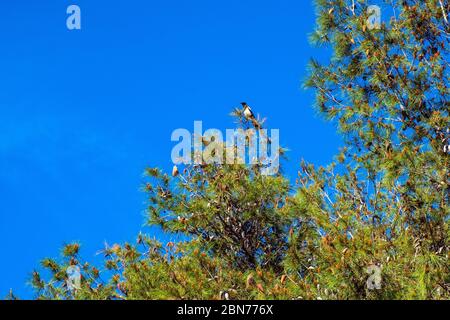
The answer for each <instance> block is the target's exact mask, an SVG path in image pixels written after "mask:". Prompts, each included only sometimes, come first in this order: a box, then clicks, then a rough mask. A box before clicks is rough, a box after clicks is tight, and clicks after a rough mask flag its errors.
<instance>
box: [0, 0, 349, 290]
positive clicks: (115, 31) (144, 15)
mask: <svg viewBox="0 0 450 320" xmlns="http://www.w3.org/2000/svg"><path fill="white" fill-rule="evenodd" d="M71 4H77V5H79V6H80V8H81V16H82V30H78V31H77V30H75V31H69V30H68V29H67V28H66V18H67V14H66V8H67V7H68V6H69V5H71ZM314 19H315V15H314V8H313V6H312V0H311V1H309V0H308V1H299V0H283V1H273V0H267V1H263V0H244V1H243V0H227V1H220V0H217V1H211V0H191V1H183V0H174V1H170V2H169V1H149V0H129V1H114V2H111V1H104V0H96V1H87V0H73V1H63V0H60V1H53V0H52V1H51V0H41V1H34V0H27V1H25V0H19V1H2V2H1V4H0V29H1V30H2V33H1V46H2V50H1V51H0V74H1V77H0V249H1V255H0V297H3V296H5V295H6V294H7V292H8V291H9V289H10V288H13V289H14V290H15V291H16V293H17V294H18V295H19V296H20V297H23V298H31V297H32V292H31V290H30V288H29V287H28V286H27V284H26V282H27V280H28V279H29V275H30V273H31V271H32V270H33V268H35V267H36V266H37V265H38V261H39V260H40V259H42V258H43V257H46V256H50V257H58V255H59V250H60V248H61V246H62V245H63V244H64V243H68V242H71V241H73V240H76V241H80V242H81V244H82V248H83V256H84V257H85V259H87V260H93V259H95V253H96V252H97V251H98V250H100V249H101V248H102V245H103V242H104V241H107V242H108V243H110V244H112V243H116V242H117V243H120V242H124V241H133V240H134V239H135V237H136V235H137V234H138V232H139V231H140V230H143V231H144V232H152V233H154V234H155V236H157V237H160V236H161V235H160V234H158V232H157V231H155V230H148V229H146V228H145V227H143V223H144V209H145V202H144V201H145V198H144V194H143V193H141V192H140V191H139V189H140V187H141V184H142V182H143V178H142V173H143V171H144V169H145V168H146V167H147V166H159V167H162V168H163V169H165V170H170V169H171V167H172V164H171V158H170V156H171V149H172V147H173V146H174V145H175V143H173V142H171V141H170V137H171V133H172V131H173V130H174V129H177V128H186V129H189V130H193V122H194V120H202V121H203V127H204V129H206V128H219V129H222V130H224V129H226V128H233V127H234V124H233V119H231V118H230V117H229V116H228V114H229V112H230V111H231V109H232V108H233V107H236V106H238V105H239V103H240V102H241V101H247V102H248V103H249V104H250V105H251V106H252V107H253V109H254V111H256V112H257V113H260V114H262V115H264V116H265V117H267V118H268V122H267V125H268V126H269V127H271V128H277V129H280V136H281V144H282V145H284V146H286V147H288V148H289V149H290V150H291V151H290V152H289V154H288V156H289V158H290V162H289V163H288V164H287V168H286V172H287V174H288V175H289V176H290V177H291V178H293V177H295V172H296V168H297V167H298V164H299V161H300V159H301V158H304V159H306V160H307V161H310V162H313V163H316V164H318V165H320V164H327V163H329V162H330V161H331V160H332V158H333V156H334V155H335V154H336V153H337V151H338V148H339V146H340V145H341V142H340V141H341V140H340V138H339V136H338V135H337V133H336V130H335V127H334V126H333V125H332V124H329V123H325V122H324V121H323V120H322V119H320V118H319V117H318V116H317V115H316V112H315V111H314V110H313V109H312V98H313V92H310V91H305V90H303V89H301V82H302V79H304V78H305V76H306V67H307V63H308V60H309V59H310V58H311V57H316V58H319V59H325V58H326V52H325V51H324V49H319V48H312V47H311V46H310V45H309V44H308V41H307V37H308V34H309V33H310V32H311V31H312V30H313V26H314Z"/></svg>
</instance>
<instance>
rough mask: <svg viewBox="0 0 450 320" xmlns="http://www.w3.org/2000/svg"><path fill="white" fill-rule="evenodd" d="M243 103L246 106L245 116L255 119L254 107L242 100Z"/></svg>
mask: <svg viewBox="0 0 450 320" xmlns="http://www.w3.org/2000/svg"><path fill="white" fill-rule="evenodd" d="M241 105H242V106H243V107H244V116H245V117H246V118H247V119H254V118H255V115H254V114H253V111H252V108H250V106H249V105H248V104H247V103H246V102H241Z"/></svg>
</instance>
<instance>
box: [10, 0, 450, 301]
mask: <svg viewBox="0 0 450 320" xmlns="http://www.w3.org/2000/svg"><path fill="white" fill-rule="evenodd" d="M316 4H317V14H318V19H317V28H316V30H315V31H314V33H313V34H312V35H311V41H312V42H313V43H315V44H320V45H323V46H331V47H332V48H333V49H334V55H333V57H332V59H331V60H330V62H329V63H328V64H326V65H322V64H320V63H319V62H317V61H312V62H311V64H310V70H311V72H310V77H309V79H308V80H307V81H306V83H305V86H306V87H309V88H313V89H314V90H315V91H316V93H317V99H316V106H317V109H318V111H319V113H320V114H321V115H323V116H324V117H325V118H327V119H329V120H330V121H336V123H337V125H338V126H339V130H340V131H341V132H342V133H343V135H344V137H345V143H346V146H345V148H344V149H343V150H342V152H341V153H340V154H339V155H337V156H336V160H335V162H334V163H332V164H330V165H329V166H328V167H326V168H323V167H320V168H315V167H314V166H313V165H312V164H308V163H305V162H302V163H301V165H300V170H299V172H298V178H297V180H296V182H295V183H291V182H290V181H288V180H287V179H286V178H285V177H283V176H282V175H281V174H278V175H276V176H263V175H261V174H260V170H259V169H260V166H259V165H252V166H245V165H238V164H236V165H217V164H202V165H192V166H186V167H185V168H182V169H183V170H182V172H180V174H178V175H176V176H175V177H171V176H169V175H167V174H164V173H163V172H161V171H160V170H159V169H148V170H147V171H146V173H147V176H148V183H147V184H146V185H145V186H144V190H145V192H146V193H147V194H148V210H147V211H148V223H149V224H150V225H157V226H159V227H161V228H162V230H163V231H164V232H167V233H169V234H175V235H179V236H183V239H185V240H184V241H179V242H176V243H174V242H170V243H167V244H162V243H159V242H158V241H156V240H154V239H150V238H149V237H147V236H145V235H139V236H138V239H137V243H136V244H124V245H114V246H112V247H108V246H107V247H106V248H105V250H104V251H103V254H104V257H105V267H104V270H102V271H99V270H98V269H96V268H95V267H93V266H92V265H91V264H89V263H88V262H84V261H82V260H81V257H80V256H79V245H78V244H71V245H67V246H66V247H65V248H64V250H63V259H62V260H61V261H59V262H57V261H54V260H52V259H45V260H43V261H42V267H43V268H44V269H46V270H47V272H49V274H50V275H49V277H46V278H47V279H48V280H44V277H42V276H41V275H40V273H38V272H37V271H35V272H34V273H33V276H32V281H31V282H32V285H33V286H34V288H35V289H36V293H37V297H38V298H39V299H72V298H74V299H224V298H227V297H229V298H230V299H448V298H450V272H449V264H448V249H449V237H450V232H449V225H448V222H449V188H450V186H449V185H450V181H449V172H448V168H449V154H448V149H446V148H447V147H446V146H447V145H448V144H449V132H448V126H449V105H450V100H449V98H450V97H449V94H450V92H449V87H448V83H449V71H448V68H449V64H448V61H450V60H449V56H450V55H449V50H450V47H449V39H450V24H449V23H448V22H447V14H448V12H449V11H450V5H449V2H448V1H434V0H431V1H408V0H402V1H395V0H394V1H389V4H387V5H388V6H389V7H390V9H391V12H393V16H392V18H391V19H390V20H389V21H387V20H386V19H384V21H386V22H384V23H383V24H382V25H381V27H380V29H373V30H369V29H368V27H367V24H366V20H367V18H368V16H367V13H366V9H367V6H368V3H367V2H366V1H363V0H358V1H351V0H347V1H344V0H327V1H325V0H317V1H316ZM383 14H384V15H387V14H388V13H387V12H384V13H383ZM233 114H234V116H236V117H237V118H238V120H239V121H238V123H239V125H240V126H242V127H249V126H250V127H251V126H253V127H255V128H256V129H259V128H261V123H259V122H258V121H256V120H255V119H253V120H252V121H249V120H248V119H246V118H245V117H244V116H243V114H242V112H241V111H240V110H235V112H234V113H233ZM71 265H72V266H73V265H77V266H80V268H81V270H82V275H83V277H82V282H81V288H79V289H77V290H74V291H70V290H68V288H67V285H66V280H67V274H66V270H67V267H68V266H71ZM371 265H377V266H379V267H380V268H381V270H382V271H381V277H382V282H381V289H375V290H369V288H368V286H367V280H368V277H369V274H368V273H367V268H368V267H369V266H371ZM102 277H106V279H107V280H104V279H102ZM12 297H13V295H12V293H11V298H12Z"/></svg>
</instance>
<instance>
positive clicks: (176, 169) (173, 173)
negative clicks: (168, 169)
mask: <svg viewBox="0 0 450 320" xmlns="http://www.w3.org/2000/svg"><path fill="white" fill-rule="evenodd" d="M179 173H180V172H179V171H178V167H177V166H173V169H172V176H173V177H176V176H177V175H178V174H179Z"/></svg>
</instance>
